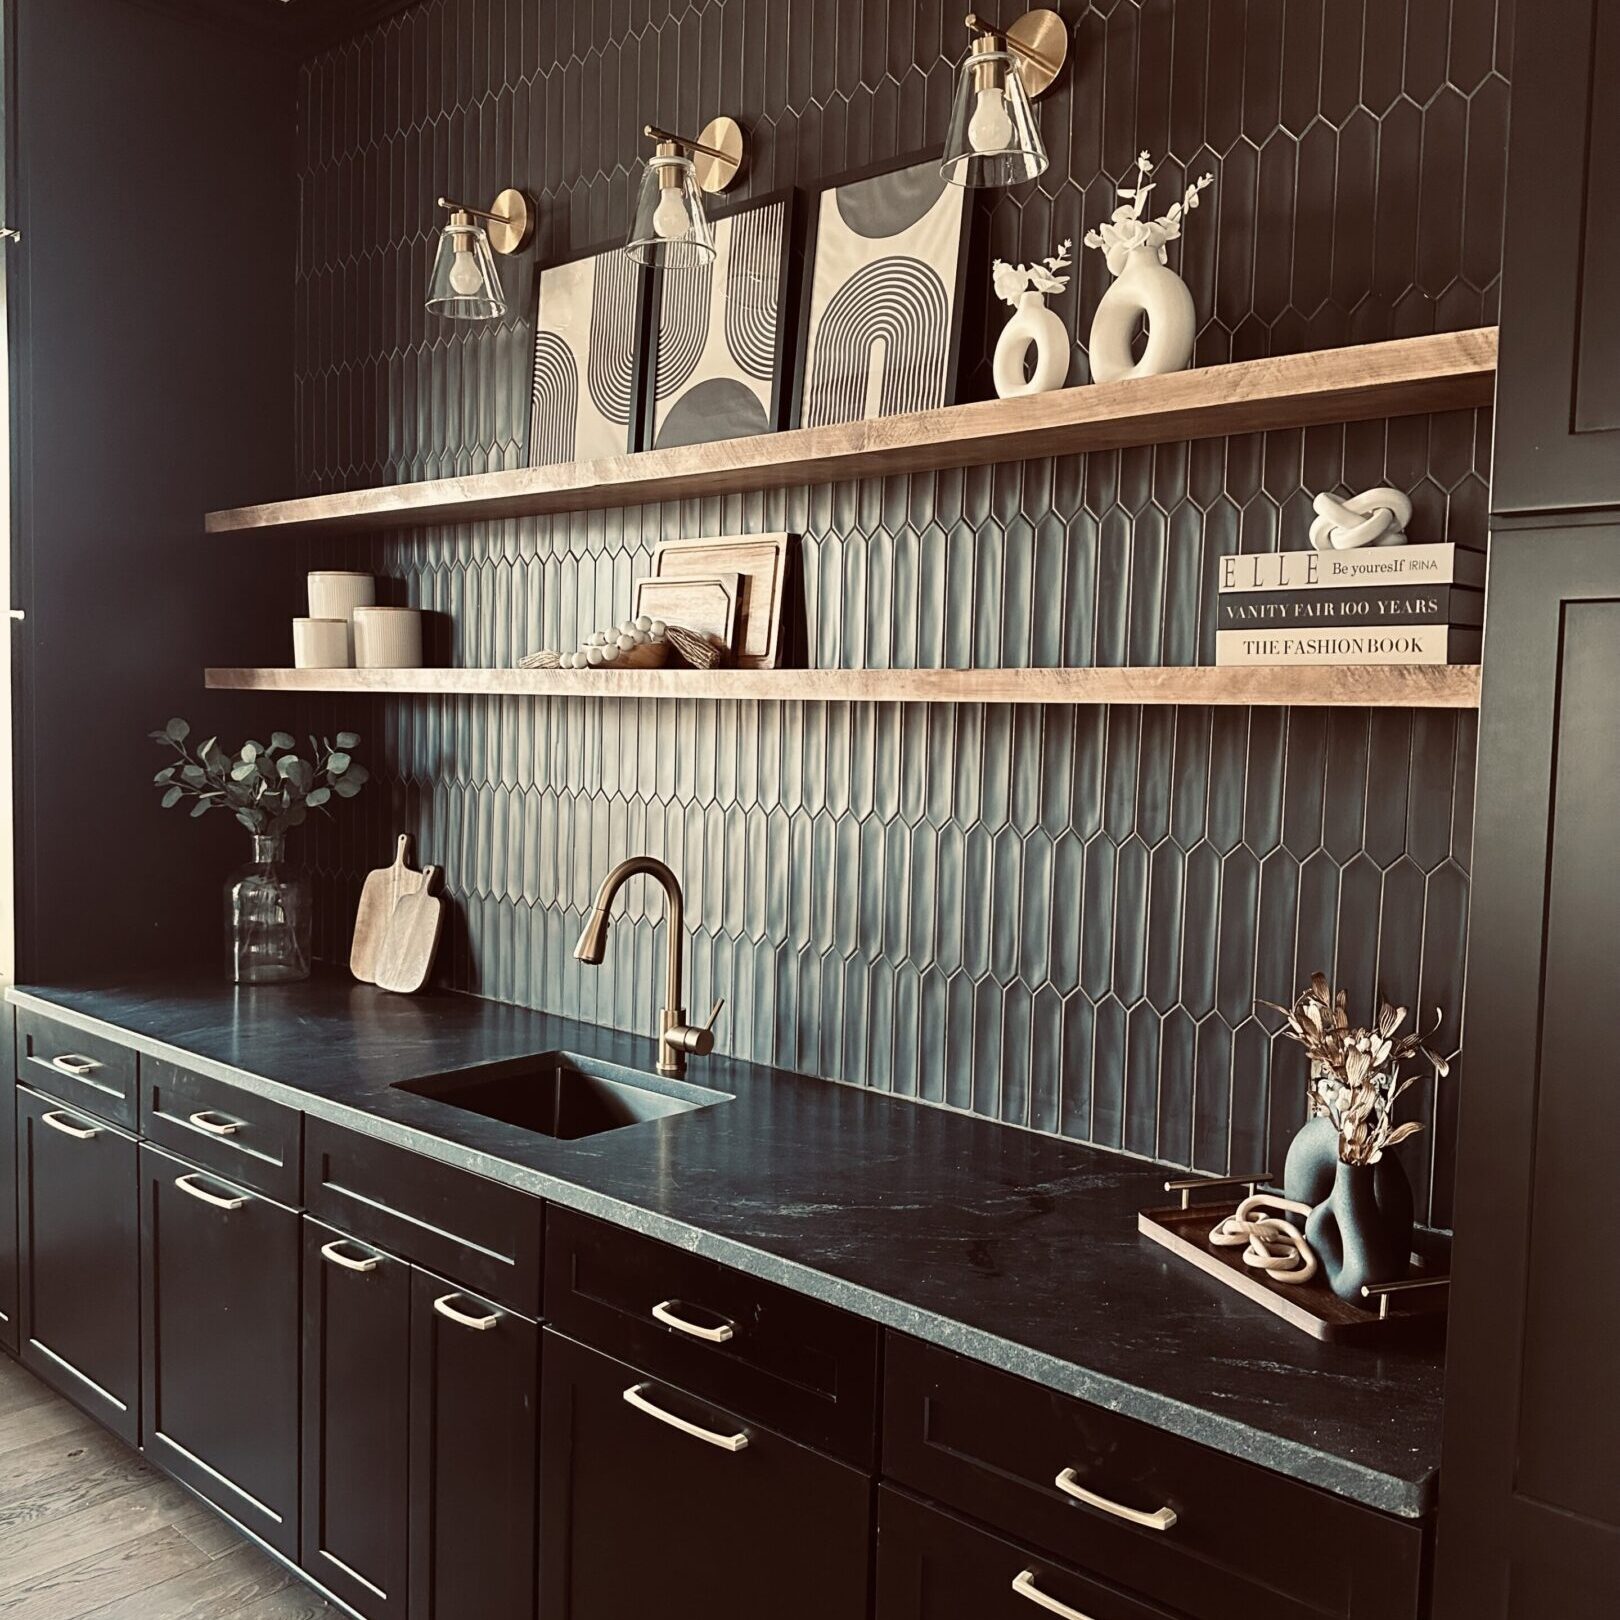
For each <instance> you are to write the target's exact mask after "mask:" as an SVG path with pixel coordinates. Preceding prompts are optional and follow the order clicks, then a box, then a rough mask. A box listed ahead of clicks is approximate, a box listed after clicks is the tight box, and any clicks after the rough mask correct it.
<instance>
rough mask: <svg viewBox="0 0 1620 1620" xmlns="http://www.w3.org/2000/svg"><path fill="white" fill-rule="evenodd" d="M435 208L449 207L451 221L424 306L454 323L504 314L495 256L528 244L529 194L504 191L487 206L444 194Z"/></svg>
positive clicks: (443, 234) (443, 235) (441, 240)
mask: <svg viewBox="0 0 1620 1620" xmlns="http://www.w3.org/2000/svg"><path fill="white" fill-rule="evenodd" d="M439 206H440V207H441V208H447V209H449V210H450V222H449V224H447V225H446V226H445V227H444V229H443V231H441V232H440V234H439V246H438V249H437V251H436V252H435V254H434V256H433V270H432V274H431V275H430V276H429V278H428V297H427V307H428V309H429V310H430V311H431V312H432V313H433V314H435V315H444V316H447V317H448V318H449V319H451V320H453V321H495V320H499V319H500V318H501V316H503V315H504V314H505V313H506V293H505V291H504V290H503V289H502V287H501V273H500V271H499V270H497V269H496V268H495V255H496V254H497V253H516V252H517V251H518V250H519V249H520V248H522V247H524V246H525V245H527V243H528V240H529V237H530V235H531V234H532V229H533V216H532V214H531V212H530V209H529V202H528V198H526V197H525V196H524V195H523V193H522V192H521V191H503V192H502V193H501V194H500V196H498V197H497V198H496V199H495V206H494V207H493V208H489V209H484V208H469V207H468V206H467V204H466V203H458V202H452V201H451V200H450V198H448V197H441V198H439ZM475 216H476V218H475ZM485 221H487V222H488V224H487V227H486V225H485V223H484V222H485Z"/></svg>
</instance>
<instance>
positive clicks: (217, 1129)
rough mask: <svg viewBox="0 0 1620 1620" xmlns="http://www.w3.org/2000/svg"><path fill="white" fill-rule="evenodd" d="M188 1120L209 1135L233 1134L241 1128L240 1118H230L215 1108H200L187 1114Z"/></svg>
mask: <svg viewBox="0 0 1620 1620" xmlns="http://www.w3.org/2000/svg"><path fill="white" fill-rule="evenodd" d="M189 1122H190V1123H191V1124H193V1125H195V1126H196V1127H197V1129H198V1130H199V1131H207V1132H208V1134H209V1135H210V1136H235V1135H236V1133H237V1132H238V1131H239V1130H240V1129H241V1128H242V1126H241V1121H240V1120H235V1119H231V1118H230V1117H229V1116H228V1115H225V1114H222V1113H220V1111H219V1110H218V1109H217V1108H201V1109H199V1110H198V1111H197V1112H196V1113H195V1114H192V1115H190V1116H189Z"/></svg>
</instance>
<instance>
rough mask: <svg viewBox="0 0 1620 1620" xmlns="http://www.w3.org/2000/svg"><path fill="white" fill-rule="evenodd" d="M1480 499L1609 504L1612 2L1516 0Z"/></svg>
mask: <svg viewBox="0 0 1620 1620" xmlns="http://www.w3.org/2000/svg"><path fill="white" fill-rule="evenodd" d="M1519 18H1520V26H1519V28H1518V30H1517V33H1516V35H1515V37H1514V47H1513V123H1512V132H1511V135H1510V138H1509V148H1508V187H1507V229H1506V231H1505V232H1504V233H1503V234H1504V245H1503V262H1502V338H1501V356H1500V369H1499V372H1498V377H1497V388H1496V452H1495V465H1494V467H1493V469H1492V474H1491V507H1492V510H1493V511H1497V512H1547V511H1559V510H1570V509H1573V508H1578V507H1601V506H1616V505H1620V303H1617V302H1616V300H1615V297H1614V275H1615V263H1616V260H1617V259H1620V167H1616V165H1615V163H1614V162H1613V161H1612V158H1613V154H1614V153H1615V152H1616V151H1620V96H1616V95H1615V93H1614V90H1615V86H1616V84H1617V83H1620V7H1617V6H1615V5H1614V4H1613V3H1612V0H1538V3H1537V4H1536V5H1535V6H1533V7H1530V6H1525V5H1523V4H1521V6H1520V8H1519Z"/></svg>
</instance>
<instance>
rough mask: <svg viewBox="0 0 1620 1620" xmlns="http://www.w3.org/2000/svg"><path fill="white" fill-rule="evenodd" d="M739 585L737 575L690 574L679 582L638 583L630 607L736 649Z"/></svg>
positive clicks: (740, 595) (636, 615) (649, 581)
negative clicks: (710, 637) (632, 603)
mask: <svg viewBox="0 0 1620 1620" xmlns="http://www.w3.org/2000/svg"><path fill="white" fill-rule="evenodd" d="M741 597H742V581H741V578H740V576H739V575H738V574H736V573H735V572H732V573H714V574H694V575H692V576H690V577H689V578H681V579H654V578H650V577H649V578H646V579H638V580H637V581H636V594H635V598H634V603H635V605H634V607H633V608H632V610H631V612H632V615H633V616H634V617H636V618H639V617H640V616H641V615H642V614H643V613H645V614H647V615H648V617H650V618H654V619H662V620H663V621H664V623H665V624H678V625H681V626H683V627H684V628H685V629H687V630H696V631H697V632H698V633H699V634H700V635H705V636H713V637H714V639H715V640H716V641H719V642H723V643H724V644H725V645H726V647H727V648H729V649H732V650H735V648H736V646H737V631H738V628H739V624H738V605H739V602H740V601H741Z"/></svg>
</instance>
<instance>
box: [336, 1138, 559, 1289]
mask: <svg viewBox="0 0 1620 1620" xmlns="http://www.w3.org/2000/svg"><path fill="white" fill-rule="evenodd" d="M304 1202H305V1205H306V1206H307V1208H308V1210H309V1213H310V1214H311V1215H313V1216H314V1217H315V1218H316V1219H317V1220H320V1221H325V1222H326V1223H327V1225H329V1226H335V1227H336V1228H337V1229H338V1231H340V1232H347V1233H350V1234H351V1235H352V1236H354V1237H357V1238H363V1239H365V1241H366V1242H368V1243H375V1244H378V1245H379V1246H380V1247H382V1248H384V1249H388V1250H390V1251H391V1252H392V1253H394V1254H398V1255H403V1256H404V1257H405V1258H406V1259H407V1260H414V1261H415V1262H416V1263H417V1264H418V1265H421V1266H426V1267H428V1269H429V1270H432V1271H436V1272H438V1273H439V1274H440V1276H443V1277H449V1278H451V1279H452V1280H453V1281H455V1282H457V1283H460V1284H461V1285H462V1286H464V1287H467V1288H471V1289H473V1290H475V1291H476V1292H478V1293H480V1294H486V1295H488V1297H489V1298H490V1299H493V1300H498V1301H499V1302H500V1303H501V1304H502V1305H508V1306H510V1307H511V1308H512V1309H513V1310H517V1311H522V1312H523V1313H524V1314H525V1315H527V1316H532V1317H537V1316H539V1314H540V1255H541V1228H542V1226H543V1223H544V1219H545V1205H544V1204H543V1203H541V1201H540V1200H539V1199H538V1198H531V1197H529V1195H528V1194H527V1193H521V1192H516V1191H514V1190H513V1189H512V1188H510V1187H503V1186H501V1185H500V1184H499V1183H498V1182H494V1181H487V1180H485V1178H484V1177H483V1176H476V1175H473V1174H472V1173H471V1172H470V1171H467V1170H457V1169H456V1168H454V1166H452V1165H447V1164H440V1163H439V1162H438V1160H436V1159H429V1158H424V1157H423V1156H422V1155H421V1154H419V1153H412V1152H410V1151H408V1150H407V1149H405V1148H399V1147H394V1146H393V1145H392V1144H391V1143H388V1142H379V1141H377V1140H376V1139H375V1138H374V1137H369V1136H361V1135H358V1134H357V1133H356V1132H354V1131H347V1130H344V1129H343V1127H342V1126H340V1125H332V1124H329V1123H328V1122H327V1121H325V1120H322V1119H315V1118H313V1117H309V1118H306V1119H305V1121H304Z"/></svg>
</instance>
